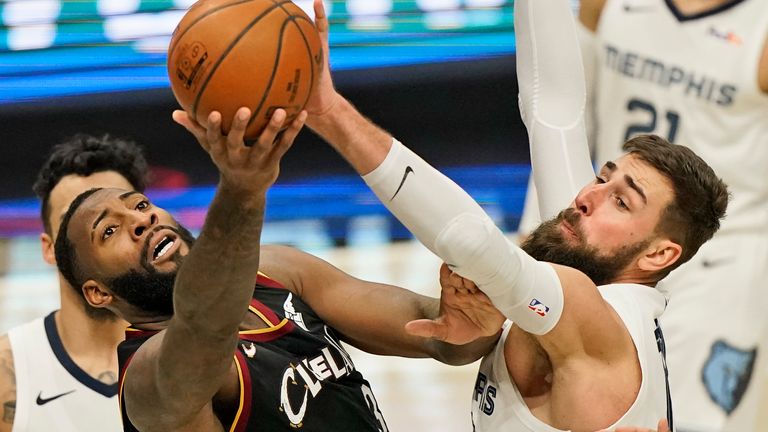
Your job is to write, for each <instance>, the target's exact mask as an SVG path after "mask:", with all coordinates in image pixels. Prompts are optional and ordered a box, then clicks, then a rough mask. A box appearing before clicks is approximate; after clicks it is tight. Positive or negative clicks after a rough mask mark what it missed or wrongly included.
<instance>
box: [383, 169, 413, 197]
mask: <svg viewBox="0 0 768 432" xmlns="http://www.w3.org/2000/svg"><path fill="white" fill-rule="evenodd" d="M412 172H413V168H411V166H410V165H408V166H407V167H405V173H404V174H403V179H402V180H401V181H400V186H398V187H397V190H396V191H395V194H394V195H392V198H390V199H389V200H390V201H392V200H393V199H395V197H396V196H397V194H399V193H400V189H402V188H403V185H404V184H405V179H407V178H408V174H410V173H412Z"/></svg>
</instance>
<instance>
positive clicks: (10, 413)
mask: <svg viewBox="0 0 768 432" xmlns="http://www.w3.org/2000/svg"><path fill="white" fill-rule="evenodd" d="M15 416H16V401H15V400H10V401H6V402H4V403H3V422H5V423H10V424H13V418H14V417H15Z"/></svg>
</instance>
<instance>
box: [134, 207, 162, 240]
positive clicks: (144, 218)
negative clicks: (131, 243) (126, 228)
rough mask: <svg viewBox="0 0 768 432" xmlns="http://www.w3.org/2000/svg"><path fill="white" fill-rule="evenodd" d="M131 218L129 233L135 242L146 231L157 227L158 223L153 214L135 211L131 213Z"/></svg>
mask: <svg viewBox="0 0 768 432" xmlns="http://www.w3.org/2000/svg"><path fill="white" fill-rule="evenodd" d="M131 216H132V220H131V222H130V232H131V235H132V236H133V238H134V239H135V240H138V239H140V238H141V236H142V235H143V234H144V233H145V232H146V230H148V229H150V228H152V227H153V226H155V225H157V222H158V217H157V215H156V214H155V213H153V212H140V211H135V212H132V214H131Z"/></svg>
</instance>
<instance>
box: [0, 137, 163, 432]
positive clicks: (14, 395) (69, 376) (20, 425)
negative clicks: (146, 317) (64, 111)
mask: <svg viewBox="0 0 768 432" xmlns="http://www.w3.org/2000/svg"><path fill="white" fill-rule="evenodd" d="M147 173H148V168H147V162H146V160H145V159H144V156H143V154H142V152H141V150H140V149H139V147H137V146H136V144H135V143H133V142H130V141H125V140H121V139H117V138H113V137H110V136H107V135H105V136H101V137H95V136H90V135H85V134H79V135H76V136H74V137H72V138H70V139H69V140H67V141H65V142H63V143H61V144H58V145H56V146H54V147H53V148H52V149H51V152H50V155H49V156H48V158H47V160H46V162H45V163H44V164H43V166H42V168H41V169H40V171H39V172H38V175H37V180H36V182H35V184H34V187H33V189H34V191H35V193H36V194H37V196H38V197H39V198H40V202H41V215H40V217H41V220H42V222H43V227H44V229H45V231H44V232H43V233H41V234H40V244H41V248H42V252H43V259H44V260H45V261H46V262H47V263H48V264H51V265H55V264H56V259H55V257H54V252H53V245H54V242H55V240H56V233H57V232H58V229H59V224H60V222H61V217H62V216H63V214H64V213H65V212H66V210H67V208H68V207H69V203H70V202H71V201H72V200H73V199H74V198H75V197H76V196H77V195H79V194H80V193H82V192H84V191H86V190H88V189H91V188H94V187H119V188H128V189H135V190H139V191H143V190H144V187H145V184H146V181H147ZM58 281H59V293H60V299H61V307H60V308H59V310H57V311H54V312H51V313H50V314H49V315H48V316H46V317H45V318H38V319H36V320H34V321H31V322H29V323H26V324H22V325H19V326H17V327H14V328H12V329H11V330H10V331H9V333H8V334H6V335H3V336H0V374H2V375H1V377H0V398H1V399H0V401H2V405H3V406H2V410H3V413H2V421H0V431H2V432H10V431H14V432H20V431H24V432H45V431H52V430H56V431H61V432H88V431H99V432H102V431H104V432H110V431H119V430H122V424H121V423H120V416H119V412H118V406H117V398H116V397H115V396H116V395H117V351H116V348H117V345H118V344H119V343H120V342H121V341H122V340H123V338H124V335H125V327H126V325H127V324H126V323H125V321H123V320H121V319H119V318H117V317H116V316H115V315H114V314H113V313H111V312H109V311H107V310H103V309H96V308H94V307H91V306H90V305H88V303H87V302H85V300H84V299H83V297H82V295H81V294H79V293H78V292H77V291H76V290H75V289H73V288H72V287H71V286H70V285H69V284H68V283H67V281H66V280H65V279H64V278H63V277H62V276H61V274H58ZM85 413H88V414H87V415H85Z"/></svg>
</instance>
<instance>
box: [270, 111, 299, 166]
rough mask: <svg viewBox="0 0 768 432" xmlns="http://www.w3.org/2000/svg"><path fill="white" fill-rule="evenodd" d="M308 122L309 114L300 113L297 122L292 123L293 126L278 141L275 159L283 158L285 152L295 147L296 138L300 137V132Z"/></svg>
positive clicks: (282, 133)
mask: <svg viewBox="0 0 768 432" xmlns="http://www.w3.org/2000/svg"><path fill="white" fill-rule="evenodd" d="M306 120H307V112H306V111H302V112H300V113H299V116H298V117H296V120H294V121H292V122H291V125H290V126H289V127H288V129H286V130H284V131H283V132H281V136H280V139H279V140H278V143H277V145H276V146H275V149H274V150H273V152H274V157H276V158H278V159H279V158H282V157H283V155H285V152H287V151H288V149H290V148H291V146H292V145H293V142H294V140H296V137H297V136H298V135H299V132H301V128H303V127H304V122H305V121H306Z"/></svg>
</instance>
